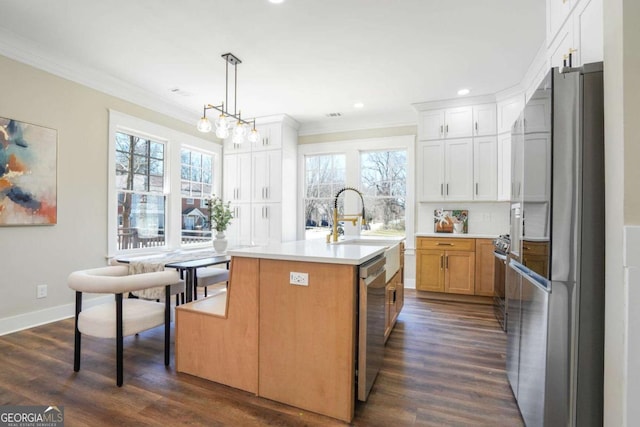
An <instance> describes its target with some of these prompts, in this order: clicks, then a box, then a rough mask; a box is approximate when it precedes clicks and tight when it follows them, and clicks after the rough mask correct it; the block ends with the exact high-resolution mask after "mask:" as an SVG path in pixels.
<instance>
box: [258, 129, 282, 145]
mask: <svg viewBox="0 0 640 427" xmlns="http://www.w3.org/2000/svg"><path fill="white" fill-rule="evenodd" d="M256 129H257V130H258V132H259V133H260V139H259V140H258V141H256V142H255V143H254V150H267V149H271V148H273V149H276V148H281V147H282V124H281V123H265V124H261V125H256Z"/></svg>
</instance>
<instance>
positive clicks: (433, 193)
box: [418, 140, 444, 201]
mask: <svg viewBox="0 0 640 427" xmlns="http://www.w3.org/2000/svg"><path fill="white" fill-rule="evenodd" d="M418 173H419V176H420V178H419V179H420V183H419V186H418V188H420V201H431V200H444V141H442V140H440V141H429V142H422V141H421V142H419V143H418Z"/></svg>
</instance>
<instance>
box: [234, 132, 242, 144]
mask: <svg viewBox="0 0 640 427" xmlns="http://www.w3.org/2000/svg"><path fill="white" fill-rule="evenodd" d="M231 139H232V140H233V143H234V144H243V143H244V135H240V134H237V133H234V134H233V137H232V138H231Z"/></svg>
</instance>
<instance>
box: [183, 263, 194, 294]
mask: <svg viewBox="0 0 640 427" xmlns="http://www.w3.org/2000/svg"><path fill="white" fill-rule="evenodd" d="M185 276H186V278H185V282H184V284H185V286H184V290H185V294H186V299H187V302H191V301H193V271H192V269H191V268H187V269H186V270H185Z"/></svg>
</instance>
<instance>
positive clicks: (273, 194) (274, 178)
mask: <svg viewBox="0 0 640 427" xmlns="http://www.w3.org/2000/svg"><path fill="white" fill-rule="evenodd" d="M252 165H253V166H252V168H251V171H252V173H253V200H254V201H258V202H264V203H266V202H280V201H281V199H282V193H281V191H282V181H281V179H280V176H281V175H282V158H281V153H280V151H260V152H256V153H253V157H252Z"/></svg>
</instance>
